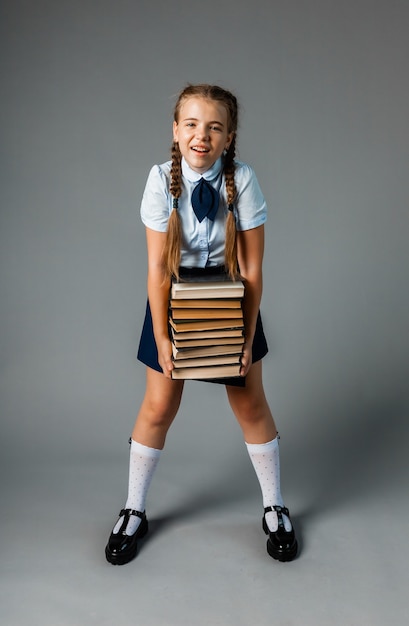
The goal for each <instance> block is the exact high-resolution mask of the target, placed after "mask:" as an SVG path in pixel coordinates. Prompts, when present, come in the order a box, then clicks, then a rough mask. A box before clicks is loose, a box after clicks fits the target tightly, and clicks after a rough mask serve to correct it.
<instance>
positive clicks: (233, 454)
mask: <svg viewBox="0 0 409 626" xmlns="http://www.w3.org/2000/svg"><path fill="white" fill-rule="evenodd" d="M408 25H409V5H408V3H407V2H405V1H404V0H401V1H398V0H383V1H381V0H372V1H370V0H355V1H353V2H352V1H346V2H339V1H334V0H310V2H303V1H302V0H286V1H284V0H277V1H272V2H267V1H263V2H262V1H260V0H254V1H253V2H251V3H250V2H244V1H243V0H238V1H235V2H233V0H229V1H223V0H219V1H218V2H216V1H215V0H209V1H208V2H206V3H199V2H187V1H185V0H184V1H181V2H176V3H170V2H164V1H163V0H158V1H157V2H155V3H153V2H145V1H143V2H131V1H130V0H117V1H116V2H113V1H109V0H100V1H99V2H98V1H96V0H82V1H81V2H80V1H79V0H73V1H71V2H68V1H67V0H59V1H58V2H52V1H51V0H50V1H47V0H38V1H37V2H29V1H28V0H14V1H11V0H6V1H3V3H2V6H1V25H0V28H1V32H0V37H1V38H0V42H1V44H0V45H1V53H2V54H1V58H2V64H1V67H2V80H1V110H2V142H1V146H2V162H1V186H0V194H1V223H0V226H1V240H0V260H1V266H0V297H1V303H0V315H1V362H0V389H1V457H0V462H1V473H0V485H1V506H2V513H1V528H0V530H1V535H0V537H1V546H2V548H1V554H2V558H1V564H0V576H1V579H0V582H1V591H0V594H1V595H0V601H1V602H0V607H1V608H0V619H1V623H2V624H5V625H6V624H7V625H10V626H20V625H21V624H22V623H23V620H24V623H26V624H29V625H37V624H38V625H41V626H46V625H48V624H50V625H51V624H52V625H53V626H58V625H59V624H61V625H64V626H65V625H69V626H76V625H82V624H93V623H98V624H107V625H111V624H114V623H115V624H118V625H121V624H125V623H129V622H130V620H135V623H144V624H146V625H150V624H153V625H159V626H161V625H164V626H167V625H170V626H173V625H178V626H181V625H185V624H186V625H202V624H203V625H205V624H206V625H212V626H213V625H219V624H220V625H221V626H228V625H230V624H243V625H244V624H260V625H264V624H280V625H283V626H284V625H285V626H288V625H297V626H298V625H299V626H308V625H310V624H311V625H320V624H323V625H328V624H342V625H347V624H348V625H353V626H355V625H361V624H368V625H371V626H373V625H377V624H384V623H388V624H402V623H403V622H405V620H407V619H408V617H409V614H408V601H407V597H406V593H405V591H404V589H405V579H406V583H407V578H408V573H409V572H408V557H409V551H408V541H407V520H408V512H409V511H408V498H407V489H408V473H409V472H408V467H407V465H408V464H407V450H408V430H409V429H408V395H409V391H408V383H407V379H408V372H409V367H408V365H409V355H408V353H409V350H408V329H407V326H408V313H409V307H408V305H409V290H408V261H409V259H408V244H407V239H408V232H409V229H408V227H409V212H408V199H409V182H408V165H409V158H408V156H409V154H408V146H409V143H408V142H409V132H408V110H409V88H408V87H409V85H408V82H409V81H408V71H407V64H408V52H409V43H408V42H409V40H408V36H407V32H408ZM187 82H213V83H220V84H222V85H223V86H225V87H227V88H229V89H231V90H233V91H234V92H235V93H236V94H237V96H238V98H239V101H240V102H241V105H242V109H241V125H240V130H239V136H238V145H239V156H240V158H241V159H243V160H244V161H247V162H249V163H250V164H251V165H252V166H253V167H254V168H255V170H256V173H257V176H258V178H259V181H260V183H261V186H262V189H263V191H264V194H265V196H266V199H267V202H268V205H269V220H268V224H267V230H266V242H267V248H266V254H265V291H264V297H263V303H262V312H263V316H264V321H265V327H266V332H267V335H268V339H269V344H270V353H269V355H268V356H267V358H266V359H265V366H264V380H265V387H266V392H267V395H268V398H269V400H270V402H271V406H272V409H273V412H274V415H275V417H276V421H277V423H278V426H279V430H280V432H281V436H282V439H281V451H282V474H283V480H282V483H283V491H284V496H285V499H286V502H287V504H288V506H289V507H290V509H291V511H292V513H293V517H294V521H295V524H296V526H297V530H298V533H299V536H300V540H301V545H302V552H301V556H300V558H299V559H298V560H297V561H295V562H294V563H292V564H287V565H281V564H278V563H276V562H274V561H273V560H272V559H269V557H268V556H267V554H266V552H265V539H264V538H263V537H264V536H263V535H262V532H261V529H260V519H261V513H262V508H261V497H260V494H259V488H258V484H257V483H256V480H255V477H254V475H253V470H252V468H251V467H250V463H249V461H248V458H247V456H246V452H245V449H244V446H243V443H242V440H241V434H240V432H239V429H238V427H237V425H236V424H235V421H234V419H233V418H232V416H231V414H230V411H229V409H228V405H227V402H226V399H225V393H224V389H223V388H222V387H218V386H217V387H216V386H209V385H206V384H200V383H190V384H189V385H187V387H186V390H185V396H184V401H183V404H182V408H181V410H180V414H179V416H178V418H177V421H176V423H175V424H174V426H173V428H172V430H171V432H170V434H169V437H168V443H167V446H166V450H165V454H164V455H163V457H162V460H161V464H160V466H159V468H158V472H157V474H156V476H155V479H154V481H153V484H152V487H151V491H150V494H149V499H148V513H149V516H150V518H151V520H152V525H151V528H152V533H151V535H150V540H149V541H146V542H144V544H143V546H142V549H141V553H140V555H139V556H138V559H137V560H136V561H135V562H133V563H131V564H130V565H128V566H124V567H122V568H114V567H112V566H108V564H107V563H106V562H105V561H104V554H103V548H104V545H105V543H106V540H107V538H108V534H109V532H110V530H111V527H112V524H113V522H114V521H115V515H116V514H117V512H118V511H119V508H120V507H121V506H122V505H123V503H124V499H125V497H126V481H127V466H128V447H127V437H128V436H129V433H130V431H131V428H132V425H133V421H134V417H135V414H136V411H137V409H138V404H139V402H140V400H141V398H142V394H143V389H144V369H143V367H142V366H141V365H140V364H138V363H137V362H136V357H135V355H136V349H137V343H138V338H139V330H140V325H141V321H142V319H143V313H144V306H145V298H146V291H145V280H146V259H145V237H144V230H143V227H142V225H141V222H140V219H139V204H140V199H141V195H142V191H143V187H144V184H145V180H146V176H147V173H148V171H149V169H150V167H151V165H152V164H153V163H157V162H162V161H164V160H166V159H167V158H168V156H169V146H170V142H171V117H172V109H173V104H174V101H175V95H176V94H177V92H178V91H179V90H180V89H181V88H183V87H184V85H185V84H186V83H187Z"/></svg>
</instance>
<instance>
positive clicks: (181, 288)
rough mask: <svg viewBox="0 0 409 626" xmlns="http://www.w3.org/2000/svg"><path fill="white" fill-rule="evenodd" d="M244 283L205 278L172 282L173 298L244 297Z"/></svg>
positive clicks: (171, 295)
mask: <svg viewBox="0 0 409 626" xmlns="http://www.w3.org/2000/svg"><path fill="white" fill-rule="evenodd" d="M243 296H244V284H243V283H242V281H241V280H227V279H226V278H224V280H211V281H210V280H204V281H203V282H200V281H195V282H193V281H192V282H190V281H189V282H176V281H174V282H172V286H171V291H170V297H171V300H179V299H186V300H187V299H192V298H193V299H197V298H208V299H212V298H236V299H237V298H242V297H243Z"/></svg>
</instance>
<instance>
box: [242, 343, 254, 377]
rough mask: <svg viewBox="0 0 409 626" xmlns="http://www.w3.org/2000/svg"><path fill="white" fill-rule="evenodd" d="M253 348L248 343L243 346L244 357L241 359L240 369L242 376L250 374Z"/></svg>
mask: <svg viewBox="0 0 409 626" xmlns="http://www.w3.org/2000/svg"><path fill="white" fill-rule="evenodd" d="M251 348H252V346H251V344H250V343H248V342H246V343H245V344H244V346H243V355H242V357H241V369H240V376H246V374H247V373H248V371H249V369H250V367H251V364H252V362H253V359H252V350H251Z"/></svg>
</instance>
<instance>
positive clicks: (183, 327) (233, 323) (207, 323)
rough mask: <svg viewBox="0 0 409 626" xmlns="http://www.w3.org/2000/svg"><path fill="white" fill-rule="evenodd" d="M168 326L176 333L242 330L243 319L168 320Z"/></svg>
mask: <svg viewBox="0 0 409 626" xmlns="http://www.w3.org/2000/svg"><path fill="white" fill-rule="evenodd" d="M169 324H170V325H171V327H172V328H173V329H174V330H176V332H178V333H184V332H187V331H190V330H214V329H221V328H243V318H242V317H241V318H237V319H231V318H228V319H215V320H213V319H210V320H209V319H208V320H188V321H185V320H182V321H180V320H174V319H172V317H170V318H169Z"/></svg>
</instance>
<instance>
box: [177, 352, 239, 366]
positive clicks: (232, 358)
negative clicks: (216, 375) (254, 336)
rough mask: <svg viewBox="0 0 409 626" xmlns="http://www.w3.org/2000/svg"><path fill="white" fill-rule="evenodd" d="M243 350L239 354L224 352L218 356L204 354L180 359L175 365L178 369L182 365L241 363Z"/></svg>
mask: <svg viewBox="0 0 409 626" xmlns="http://www.w3.org/2000/svg"><path fill="white" fill-rule="evenodd" d="M240 359H241V352H240V353H239V354H230V355H226V354H222V355H216V356H202V357H194V358H189V359H178V360H176V361H174V366H175V367H176V368H177V369H180V368H181V367H202V366H204V365H205V366H207V367H209V366H211V365H232V364H234V363H240Z"/></svg>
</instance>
